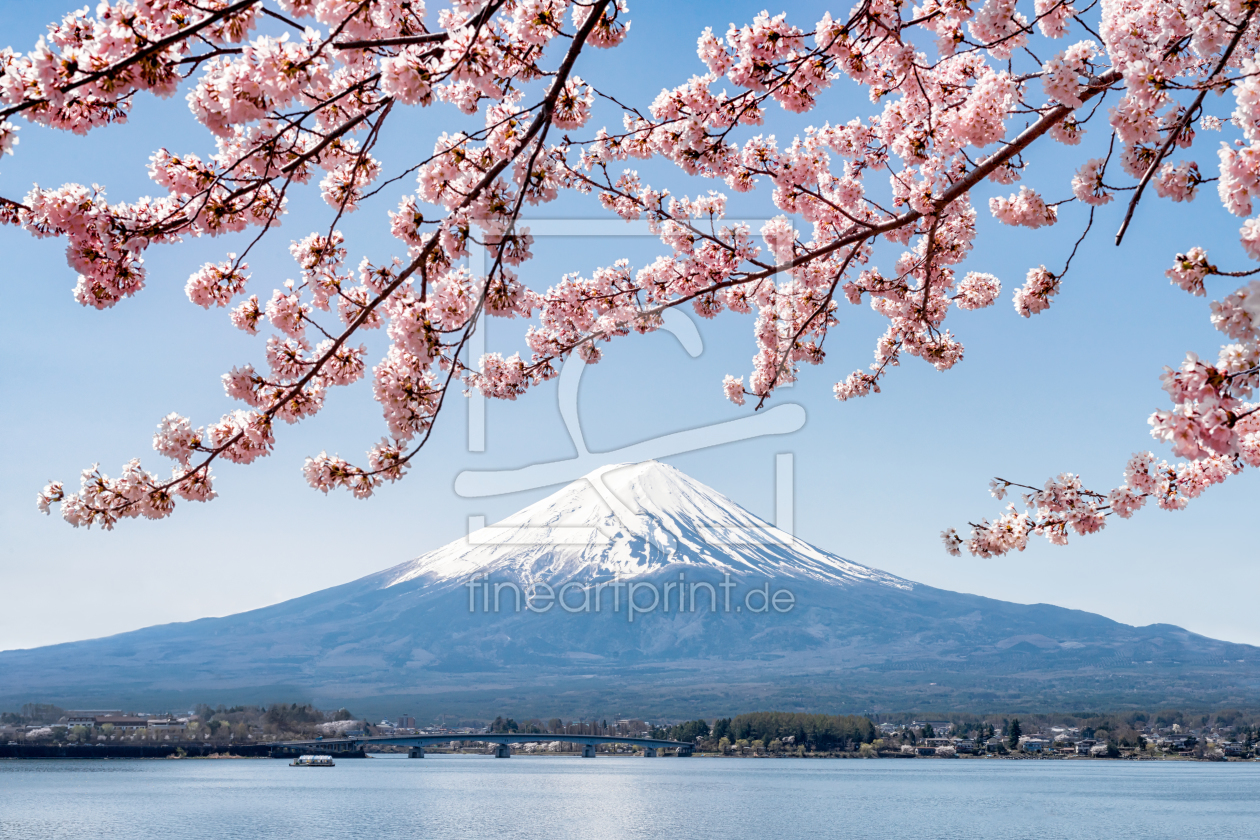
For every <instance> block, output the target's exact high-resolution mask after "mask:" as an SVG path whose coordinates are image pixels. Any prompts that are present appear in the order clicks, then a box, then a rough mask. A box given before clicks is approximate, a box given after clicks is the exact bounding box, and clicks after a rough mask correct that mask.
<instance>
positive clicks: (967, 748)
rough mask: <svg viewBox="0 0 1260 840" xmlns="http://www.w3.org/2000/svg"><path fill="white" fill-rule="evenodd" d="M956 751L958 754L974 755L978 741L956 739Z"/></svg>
mask: <svg viewBox="0 0 1260 840" xmlns="http://www.w3.org/2000/svg"><path fill="white" fill-rule="evenodd" d="M954 749H956V750H958V752H965V753H973V752H975V751H976V740H975V739H974V738H955V739H954Z"/></svg>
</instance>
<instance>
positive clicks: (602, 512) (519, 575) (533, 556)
mask: <svg viewBox="0 0 1260 840" xmlns="http://www.w3.org/2000/svg"><path fill="white" fill-rule="evenodd" d="M678 564H684V565H688V566H696V567H701V568H705V569H711V570H714V571H716V572H717V573H718V574H723V573H728V572H729V573H730V574H731V575H732V576H747V575H759V576H774V577H787V578H796V579H804V580H813V581H819V582H827V583H836V584H841V585H844V584H850V583H855V582H858V581H866V582H874V583H879V584H884V585H887V586H890V587H895V588H897V589H905V590H909V589H911V588H913V584H911V583H910V582H909V581H906V580H903V579H901V578H898V577H895V576H894V575H890V574H887V573H886V572H881V571H878V570H876V569H871V568H868V567H866V566H862V565H859V564H857V563H851V562H849V561H848V560H845V559H843V558H841V557H836V556H835V555H832V554H828V553H826V552H824V551H820V550H818V549H817V548H814V547H813V546H812V545H810V544H808V543H806V542H804V541H802V540H799V539H796V538H795V537H793V536H791V535H790V534H787V533H786V532H784V531H781V530H779V529H778V528H775V527H774V526H772V525H770V524H768V523H766V522H765V521H763V520H761V519H759V518H758V517H756V516H753V515H752V514H751V513H749V512H748V511H746V510H744V509H743V508H741V507H740V506H739V505H737V504H735V502H733V501H731V500H730V499H728V498H727V497H725V496H723V495H722V494H721V493H719V492H717V491H716V490H714V489H713V488H711V487H707V486H705V485H704V484H701V483H700V482H698V481H696V480H695V479H693V478H691V477H690V476H688V475H686V474H684V473H682V472H680V471H679V470H677V469H675V468H673V467H671V466H669V465H667V464H661V463H658V462H657V461H645V462H643V463H641V464H613V465H610V466H606V467H601V468H599V469H597V470H594V471H593V472H591V473H588V474H587V475H585V476H583V477H582V478H580V479H578V480H577V481H574V482H573V483H572V484H569V485H568V486H566V487H565V488H564V489H562V490H560V491H558V492H556V493H553V494H552V495H550V496H548V497H547V498H545V499H543V500H541V501H539V502H536V503H534V504H532V505H530V506H529V507H527V508H524V509H523V510H521V511H518V512H517V513H515V514H513V515H512V516H509V517H508V518H507V519H505V520H503V521H502V522H500V523H498V524H496V525H492V526H489V527H486V528H482V529H480V530H478V531H475V532H474V533H472V534H470V535H469V536H468V537H466V538H463V539H459V540H456V541H454V542H452V543H450V544H448V545H446V546H443V547H442V548H439V549H436V550H434V551H430V552H428V553H427V554H424V555H421V556H420V557H418V558H417V559H415V560H413V561H411V562H410V563H404V564H402V565H401V566H397V567H395V568H393V569H390V570H389V571H388V572H387V573H385V575H384V577H385V580H386V582H385V584H384V586H385V587H390V586H395V585H397V584H400V583H403V582H405V581H410V580H415V579H417V578H424V579H425V580H426V582H430V583H438V582H445V581H459V582H461V583H462V582H464V581H466V580H469V579H470V578H471V577H472V576H473V575H479V574H489V575H494V576H498V577H511V578H514V579H516V580H518V581H520V582H522V583H525V584H530V583H532V582H535V581H540V582H541V581H546V582H547V583H550V584H552V585H556V584H558V583H562V582H565V581H568V580H573V579H580V580H603V579H608V578H612V577H619V578H632V577H643V576H646V575H652V574H656V573H658V572H661V571H663V570H664V569H666V568H667V567H670V566H676V565H678Z"/></svg>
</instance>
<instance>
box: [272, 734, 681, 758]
mask: <svg viewBox="0 0 1260 840" xmlns="http://www.w3.org/2000/svg"><path fill="white" fill-rule="evenodd" d="M452 741H471V742H476V743H483V744H494V745H495V749H494V757H495V758H510V757H511V755H512V745H513V744H528V743H550V742H553V741H559V742H561V743H564V744H581V745H582V757H583V758H594V757H595V747H597V746H599V745H600V744H629V745H631V746H637V747H641V748H642V749H643V754H644V755H645V756H649V757H651V756H655V755H656V754H657V750H675V751H676V752H677V754H678V755H680V756H689V755H691V752H692V750H693V749H694V745H692V744H688V743H686V742H685V741H667V740H664V739H661V738H630V737H626V736H620V735H552V734H548V733H518V732H486V733H480V734H476V735H467V734H453V733H451V734H446V735H378V736H364V737H359V738H320V739H317V740H314V741H280V742H278V743H276V744H273V745H272V750H273V753H272V754H273V755H276V754H277V753H278V754H279V755H289V754H293V755H296V754H298V753H300V752H302V751H307V752H310V751H316V752H319V753H328V754H331V755H337V754H338V753H351V752H359V751H361V750H362V749H363V748H364V747H369V746H372V745H374V744H389V745H393V746H400V747H410V748H411V749H410V750H409V751H408V755H409V756H410V757H411V758H424V748H425V747H426V746H431V745H433V744H449V743H451V742H452Z"/></svg>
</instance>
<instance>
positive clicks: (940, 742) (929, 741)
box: [920, 738, 954, 749]
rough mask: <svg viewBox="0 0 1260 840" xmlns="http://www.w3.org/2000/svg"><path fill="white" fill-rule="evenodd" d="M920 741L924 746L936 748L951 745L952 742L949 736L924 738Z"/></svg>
mask: <svg viewBox="0 0 1260 840" xmlns="http://www.w3.org/2000/svg"><path fill="white" fill-rule="evenodd" d="M920 743H922V744H923V746H925V747H931V748H932V749H936V748H937V747H952V746H953V745H954V742H953V740H952V739H950V738H924V739H923V740H922V741H921V742H920Z"/></svg>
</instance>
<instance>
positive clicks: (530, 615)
mask: <svg viewBox="0 0 1260 840" xmlns="http://www.w3.org/2000/svg"><path fill="white" fill-rule="evenodd" d="M754 590H758V591H757V592H756V593H755V594H754ZM783 592H786V593H788V594H787V595H779V594H777V593H783ZM519 593H525V594H530V593H532V595H533V600H532V601H527V603H526V604H522V603H521V601H520V598H521V596H520V594H519ZM763 593H764V594H763ZM548 594H550V596H551V597H548ZM630 596H633V597H635V598H636V610H635V611H633V612H632V611H631V610H630V608H629V604H628V603H627V598H628V597H630ZM653 596H654V597H655V600H656V608H654V609H652V610H647V609H645V608H646V607H647V605H649V604H650V603H652V601H653ZM662 596H663V597H662ZM766 596H769V598H770V599H771V601H772V603H773V606H772V604H771V603H767V597H766ZM557 598H559V599H563V601H561V600H557ZM496 600H497V601H498V609H497V610H496V609H495V602H496ZM583 606H585V609H581V607H583ZM531 607H532V608H531ZM774 607H779V608H778V609H776V608H774ZM1258 687H1260V650H1257V649H1256V648H1253V647H1249V646H1244V645H1231V644H1228V643H1224V642H1217V641H1214V640H1211V639H1207V638H1204V637H1202V636H1198V635H1196V634H1193V633H1189V632H1187V631H1185V630H1182V629H1180V628H1177V627H1173V626H1170V625H1152V626H1150V627H1140V628H1139V627H1130V626H1128V625H1124V624H1120V623H1118V622H1114V621H1111V620H1110V619H1107V618H1104V617H1102V616H1098V615H1093V614H1090V613H1085V612H1080V611H1075V610H1066V609H1062V608H1059V607H1053V606H1048V605H1032V606H1025V605H1018V604H1010V603H1006V602H1001V601H995V600H992V599H987V598H981V597H977V596H973V595H963V594H959V593H953V592H947V591H944V590H939V589H934V588H932V587H927V586H923V585H921V584H916V583H913V582H910V581H907V580H904V579H901V578H898V577H896V576H894V575H890V574H887V573H885V572H881V571H878V570H876V569H871V568H868V567H866V566H862V565H859V564H856V563H851V562H849V561H847V560H844V559H842V558H840V557H837V556H835V555H832V554H829V553H827V552H824V551H821V550H819V549H817V548H815V547H813V546H810V545H808V544H806V543H804V542H802V541H801V540H797V539H794V538H792V537H790V536H789V535H787V534H785V533H783V532H781V531H778V530H777V529H775V528H773V527H772V526H770V525H768V524H767V523H765V522H763V521H762V520H760V519H758V518H757V517H755V516H753V515H752V514H750V513H748V512H747V511H745V510H743V509H742V508H740V507H739V506H738V505H736V504H735V503H734V502H732V501H731V500H729V499H727V498H725V497H724V496H722V495H721V494H719V493H717V492H716V491H714V490H712V489H711V488H708V487H706V486H704V485H702V484H700V483H699V482H696V481H695V480H693V479H691V478H690V477H688V476H686V475H684V474H682V473H681V472H679V471H678V470H676V469H674V468H672V467H668V466H665V465H662V464H658V463H656V462H646V463H644V464H639V465H616V466H613V467H606V468H603V469H601V470H597V471H596V472H595V473H592V474H590V475H588V476H587V477H585V478H583V479H580V480H579V481H576V482H574V483H573V484H571V485H569V486H567V487H565V488H564V489H562V490H560V491H559V492H557V493H555V494H553V495H551V496H549V497H547V498H546V499H543V500H542V501H540V502H538V503H536V504H534V505H531V506H529V507H527V508H525V509H524V510H522V511H520V512H519V513H517V514H515V515H513V516H511V517H509V518H508V519H506V520H504V521H503V522H502V523H499V524H498V525H495V526H492V527H489V528H485V529H482V530H481V531H478V532H476V533H474V534H472V535H470V537H469V538H466V539H461V540H457V541H455V542H453V543H451V544H450V545H447V546H444V547H442V548H439V549H437V550H434V551H431V552H429V553H427V554H424V555H422V556H420V557H419V558H417V559H416V560H414V561H411V562H408V563H404V564H401V565H399V566H396V567H394V568H392V569H387V570H385V571H383V572H379V573H377V574H375V575H370V576H368V577H366V578H362V579H361V580H357V581H353V582H351V583H347V584H345V585H343V586H338V587H334V588H332V589H327V590H324V591H321V592H316V593H313V594H311V595H307V596H305V597H302V598H296V599H293V600H291V601H286V602H284V603H281V604H276V605H274V606H271V607H266V608H264V609H259V610H254V611H251V612H247V613H241V614H239V615H233V616H228V617H226V618H215V619H202V620H199V621H193V622H187V623H182V624H171V625H165V626H159V627H150V628H146V629H144V630H139V631H135V632H132V633H124V634H120V635H117V636H112V637H109V638H105V639H95V640H91V641H84V642H75V643H71V644H64V645H55V646H50V647H46V648H38V649H35V650H28V651H6V652H0V707H5V708H7V707H8V706H12V705H17V704H20V703H22V702H27V701H31V700H39V701H53V702H60V703H61V704H62V705H66V704H71V705H123V706H144V707H158V706H162V705H163V704H165V705H167V706H179V705H183V704H186V703H187V702H190V701H204V702H214V703H217V702H225V703H231V702H259V701H262V702H270V701H276V700H286V701H287V700H292V699H313V700H316V701H317V702H321V703H326V704H333V703H351V704H353V706H354V708H356V709H361V710H363V711H364V712H372V711H373V710H375V709H377V708H379V709H381V710H382V713H388V712H391V711H397V710H399V709H400V708H403V707H405V708H408V709H410V710H412V711H413V712H416V713H425V712H426V711H432V712H435V713H436V712H448V713H461V712H462V713H468V714H485V713H498V712H499V711H503V712H511V713H519V714H540V715H550V714H587V713H590V714H595V713H602V714H606V715H608V714H618V715H622V714H652V715H660V714H696V713H705V714H719V713H727V712H732V711H739V710H746V709H749V708H752V707H754V706H762V705H774V706H777V707H779V708H802V709H806V708H807V709H814V710H818V709H823V708H827V709H847V710H854V711H860V710H864V709H876V708H885V709H887V708H901V709H910V708H935V709H942V710H943V709H946V708H959V709H961V708H970V709H977V708H1007V709H1017V708H1022V707H1032V706H1037V707H1042V708H1045V707H1060V708H1062V707H1064V706H1065V705H1071V706H1073V707H1084V706H1094V707H1102V706H1112V707H1114V706H1119V705H1145V706H1154V705H1182V706H1185V705H1193V706H1203V705H1209V704H1229V705H1252V704H1254V699H1253V698H1255V697H1256V695H1257V688H1258Z"/></svg>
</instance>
